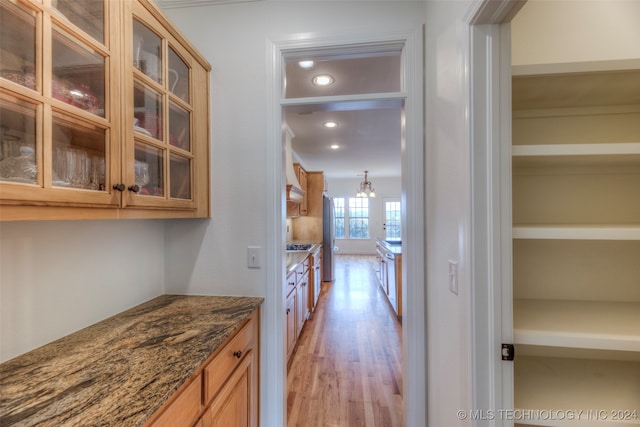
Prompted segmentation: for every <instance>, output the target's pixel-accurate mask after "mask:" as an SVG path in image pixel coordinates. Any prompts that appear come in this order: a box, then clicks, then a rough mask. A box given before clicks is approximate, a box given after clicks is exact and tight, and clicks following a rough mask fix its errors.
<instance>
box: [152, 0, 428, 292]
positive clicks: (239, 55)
mask: <svg viewBox="0 0 640 427" xmlns="http://www.w3.org/2000/svg"><path fill="white" fill-rule="evenodd" d="M328 4H330V5H331V7H326V6H327V5H328ZM423 8H424V5H423V3H422V2H420V1H416V2H404V1H403V2H397V1H391V2H385V1H381V2H367V3H366V5H365V4H364V3H362V2H359V1H353V2H350V1H345V2H330V3H327V2H323V1H305V2H288V1H267V2H249V3H238V4H227V5H218V6H205V7H189V8H176V9H168V10H166V11H165V12H166V13H167V15H168V16H169V17H170V18H171V19H172V20H173V21H174V22H175V23H176V24H177V26H178V27H179V28H180V29H181V30H182V31H183V32H184V33H185V35H186V36H187V37H188V38H189V40H191V41H192V43H193V44H194V45H195V46H196V47H197V48H198V50H199V51H200V52H201V53H202V54H203V55H204V56H205V57H206V58H207V59H208V60H209V61H210V63H211V64H212V66H213V71H212V82H211V92H212V97H211V107H212V117H211V130H212V156H211V159H212V173H211V176H212V189H213V193H212V211H213V219H212V222H211V223H210V224H208V225H207V226H203V227H202V229H201V231H202V234H201V235H199V236H195V235H194V236H192V238H185V237H184V234H185V233H188V232H189V230H191V229H192V225H191V223H190V222H189V221H171V222H168V223H167V242H171V243H170V244H169V245H168V247H169V251H170V252H171V254H170V255H169V256H168V257H167V258H168V260H169V262H168V264H167V277H166V283H167V290H168V291H173V290H175V289H176V287H178V290H179V291H185V292H190V293H212V292H214V293H221V294H238V295H265V286H266V277H265V270H264V269H261V270H256V269H247V267H246V248H247V246H250V245H256V246H260V247H262V248H264V247H265V246H266V227H267V226H268V225H267V224H266V223H265V217H266V216H265V208H266V200H265V193H266V188H267V183H266V177H267V170H266V168H267V165H266V162H265V158H266V151H265V150H266V148H265V146H266V145H265V140H266V131H267V129H266V123H265V117H266V108H267V106H266V100H265V99H266V92H267V88H266V85H267V84H270V82H267V77H266V72H267V70H266V55H267V52H266V42H267V40H268V39H270V40H290V39H291V38H292V37H293V35H294V34H296V37H300V36H302V37H304V36H305V35H306V36H312V35H314V34H325V35H330V34H335V33H355V34H357V33H358V32H365V33H366V32H371V31H372V30H379V29H384V31H392V30H394V29H398V30H407V29H414V28H416V27H418V26H419V25H420V24H421V23H422V20H423V15H424V13H423ZM196 251H198V259H197V260H195V262H194V260H193V257H192V255H193V253H194V252H196ZM182 254H184V255H182ZM184 263H189V264H191V265H192V266H193V268H189V269H187V268H183V267H182V266H183V264H184Z"/></svg>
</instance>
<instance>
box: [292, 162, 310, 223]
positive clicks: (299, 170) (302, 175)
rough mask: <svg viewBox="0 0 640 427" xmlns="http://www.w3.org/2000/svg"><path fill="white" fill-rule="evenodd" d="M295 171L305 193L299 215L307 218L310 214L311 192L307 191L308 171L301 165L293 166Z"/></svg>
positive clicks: (295, 164)
mask: <svg viewBox="0 0 640 427" xmlns="http://www.w3.org/2000/svg"><path fill="white" fill-rule="evenodd" d="M293 170H294V171H295V173H296V177H297V178H298V182H299V183H300V188H301V189H302V191H304V192H305V194H304V197H303V198H302V202H300V204H299V205H298V215H299V216H305V215H307V214H308V213H309V208H308V206H309V197H308V196H309V192H308V189H307V171H306V170H304V168H303V167H302V166H300V164H299V163H294V164H293Z"/></svg>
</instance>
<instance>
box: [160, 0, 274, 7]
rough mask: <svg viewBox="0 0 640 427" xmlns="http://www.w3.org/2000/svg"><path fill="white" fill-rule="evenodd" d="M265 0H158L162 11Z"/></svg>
mask: <svg viewBox="0 0 640 427" xmlns="http://www.w3.org/2000/svg"><path fill="white" fill-rule="evenodd" d="M256 1H263V0H156V3H157V4H158V6H160V7H161V8H162V9H177V8H181V7H196V6H213V5H219V4H228V3H247V2H256Z"/></svg>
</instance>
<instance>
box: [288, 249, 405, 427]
mask: <svg viewBox="0 0 640 427" xmlns="http://www.w3.org/2000/svg"><path fill="white" fill-rule="evenodd" d="M374 266H375V257H373V256H355V255H340V256H337V257H336V274H335V277H336V280H335V282H334V283H333V284H328V283H325V284H323V289H322V293H321V294H320V301H319V303H318V308H317V311H316V313H314V314H313V315H312V317H311V318H310V319H309V320H308V321H307V323H306V325H305V327H304V329H303V331H302V334H301V336H300V339H299V342H298V345H297V348H296V350H295V352H294V354H293V356H292V357H291V363H290V366H289V371H288V372H289V374H288V378H287V391H288V395H287V396H288V398H287V413H288V415H287V416H288V418H287V419H288V425H289V427H297V426H300V427H302V426H304V427H308V426H335V427H347V426H348V427H359V426H384V427H386V426H402V425H403V423H402V395H401V392H402V363H401V354H402V350H401V336H402V332H401V326H400V322H399V321H398V320H397V319H396V317H395V315H394V313H393V311H392V310H391V307H390V305H389V303H388V301H387V300H386V299H385V296H384V294H383V293H382V290H381V289H380V287H379V285H378V281H377V279H376V277H375V274H374V270H373V268H374Z"/></svg>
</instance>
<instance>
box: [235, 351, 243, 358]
mask: <svg viewBox="0 0 640 427" xmlns="http://www.w3.org/2000/svg"><path fill="white" fill-rule="evenodd" d="M233 356H234V357H237V358H238V359H240V358H241V357H242V351H240V350H238V351H234V352H233Z"/></svg>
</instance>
